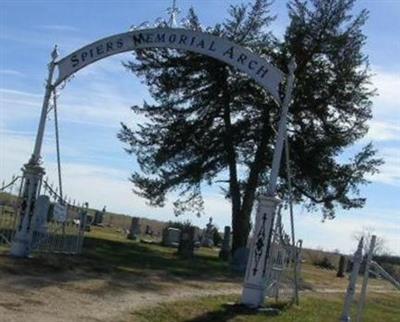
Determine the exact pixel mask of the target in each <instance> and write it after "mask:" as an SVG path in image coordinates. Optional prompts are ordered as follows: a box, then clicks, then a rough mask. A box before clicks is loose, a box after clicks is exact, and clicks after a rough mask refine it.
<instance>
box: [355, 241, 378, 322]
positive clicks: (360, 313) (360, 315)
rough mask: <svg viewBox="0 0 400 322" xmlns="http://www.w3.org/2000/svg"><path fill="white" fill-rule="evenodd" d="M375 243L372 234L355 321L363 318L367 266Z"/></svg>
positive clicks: (358, 321) (367, 276)
mask: <svg viewBox="0 0 400 322" xmlns="http://www.w3.org/2000/svg"><path fill="white" fill-rule="evenodd" d="M375 243H376V236H375V235H372V237H371V242H370V244H369V249H368V256H367V260H366V262H365V270H364V279H363V284H362V287H361V294H360V300H359V302H358V309H357V322H361V321H362V320H363V313H364V305H365V297H366V295H367V286H368V278H369V267H370V265H371V260H372V256H373V255H374V248H375Z"/></svg>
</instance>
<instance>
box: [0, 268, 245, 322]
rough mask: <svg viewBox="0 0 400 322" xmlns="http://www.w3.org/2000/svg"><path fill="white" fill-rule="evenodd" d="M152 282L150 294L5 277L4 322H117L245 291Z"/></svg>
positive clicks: (142, 288) (138, 288)
mask: <svg viewBox="0 0 400 322" xmlns="http://www.w3.org/2000/svg"><path fill="white" fill-rule="evenodd" d="M149 282H151V284H152V285H153V286H152V287H151V288H149V287H147V286H148V285H146V283H143V282H142V283H143V285H139V284H137V283H136V284H135V285H133V284H131V283H126V281H121V283H118V282H116V281H115V280H108V279H107V278H98V279H93V278H88V279H86V280H83V279H79V280H77V281H74V280H73V277H72V276H65V274H60V275H59V276H57V275H52V276H51V277H37V276H36V277H32V276H29V277H28V276H15V275H4V274H3V275H2V276H0V321H1V322H20V321H30V322H61V321H62V322H66V321H68V322H73V321H107V322H108V321H109V322H115V321H118V320H121V319H122V318H123V316H126V315H127V314H129V312H133V311H135V310H137V309H140V308H142V307H144V306H149V305H156V304H158V303H161V302H166V301H174V300H178V299H183V298H185V299H186V298H193V297H200V296H207V295H224V294H232V293H238V292H239V291H240V284H234V283H229V282H225V283H217V284H216V283H210V282H199V281H190V280H186V279H185V280H182V281H176V280H175V281H173V282H167V281H165V280H163V279H162V278H159V277H157V276H153V277H152V280H151V281H149ZM154 285H157V286H154ZM130 286H133V287H132V288H130Z"/></svg>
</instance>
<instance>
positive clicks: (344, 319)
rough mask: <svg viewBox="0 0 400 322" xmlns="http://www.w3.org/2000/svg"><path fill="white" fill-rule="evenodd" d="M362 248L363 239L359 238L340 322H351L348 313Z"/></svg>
mask: <svg viewBox="0 0 400 322" xmlns="http://www.w3.org/2000/svg"><path fill="white" fill-rule="evenodd" d="M362 248H363V238H361V240H360V242H359V243H358V248H357V251H356V252H355V253H354V256H353V270H352V271H351V275H350V280H349V285H348V287H347V291H346V297H345V299H344V306H343V313H342V316H341V318H340V321H341V322H350V321H351V318H350V311H351V305H352V303H353V299H354V294H355V292H356V283H357V277H358V272H359V271H360V264H361V260H362Z"/></svg>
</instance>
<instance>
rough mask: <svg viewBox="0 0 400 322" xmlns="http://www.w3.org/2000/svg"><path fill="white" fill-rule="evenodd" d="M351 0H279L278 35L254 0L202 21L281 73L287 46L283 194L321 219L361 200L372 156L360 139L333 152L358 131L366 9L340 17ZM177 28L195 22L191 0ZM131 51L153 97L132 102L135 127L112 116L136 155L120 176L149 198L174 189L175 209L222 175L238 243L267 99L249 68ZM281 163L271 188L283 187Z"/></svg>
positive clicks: (366, 94)
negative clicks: (290, 93) (291, 72)
mask: <svg viewBox="0 0 400 322" xmlns="http://www.w3.org/2000/svg"><path fill="white" fill-rule="evenodd" d="M353 4H354V0H313V1H299V0H294V1H291V2H290V3H289V5H288V9H289V16H290V21H291V22H290V25H289V27H288V28H287V30H286V33H285V36H284V40H283V41H279V40H278V39H276V38H275V37H274V36H273V35H272V34H271V33H270V32H268V29H269V26H270V24H271V23H272V22H273V20H274V17H273V16H272V15H271V14H270V3H269V2H268V1H266V0H255V1H253V3H252V4H249V5H238V6H232V7H231V10H230V12H229V18H228V19H226V20H225V22H224V23H221V24H217V25H215V26H214V27H213V28H211V29H210V30H208V32H210V33H212V34H213V35H216V36H220V37H226V38H228V39H229V40H231V41H233V42H235V43H236V44H238V45H240V46H243V47H246V48H249V49H250V50H251V51H253V52H255V53H257V54H258V55H260V56H262V57H265V58H266V59H268V60H270V61H272V63H273V64H274V65H276V66H277V67H278V68H280V69H281V70H283V71H285V72H286V71H287V69H286V66H287V64H288V61H289V60H290V57H295V59H296V61H297V64H298V66H299V67H298V69H297V71H296V75H295V76H296V87H295V90H294V99H293V104H292V106H291V109H290V115H289V124H288V140H289V145H290V147H291V167H292V172H293V187H294V191H293V193H294V197H295V198H294V200H295V202H298V203H300V202H302V203H304V204H306V205H307V206H308V207H310V208H315V207H319V208H321V209H323V213H324V217H325V218H333V217H334V215H335V209H336V208H337V207H338V206H341V207H343V208H345V209H350V208H356V207H362V206H363V204H364V202H365V199H364V198H361V197H359V192H358V187H359V185H360V184H364V183H366V182H367V181H366V179H365V177H366V175H368V174H373V173H374V172H376V171H377V166H378V165H379V164H380V162H381V161H380V160H379V159H376V158H375V157H374V155H375V150H374V149H373V147H372V145H371V144H368V145H366V146H365V147H363V148H362V149H361V151H360V152H359V153H357V154H356V155H355V156H354V157H353V158H352V159H351V160H348V161H347V162H343V161H341V160H340V155H341V153H342V152H343V151H344V149H345V148H346V147H349V146H350V145H352V144H353V143H354V142H356V141H357V140H358V139H360V138H362V137H363V136H364V135H365V134H366V131H367V124H366V122H367V120H368V119H370V118H371V101H370V98H371V96H372V95H373V91H371V90H369V89H368V87H367V85H368V81H369V72H368V59H367V57H366V56H365V55H364V54H363V53H362V46H363V44H364V42H365V36H364V35H363V33H362V30H361V28H362V26H363V24H364V23H365V21H366V19H367V12H366V11H362V12H361V13H360V14H358V15H357V16H355V17H353V16H351V14H350V13H351V10H352V8H353ZM186 27H187V28H190V29H194V30H200V29H201V25H200V22H199V19H198V17H197V16H196V14H195V12H194V10H193V9H190V11H189V14H188V25H187V26H186ZM135 58H136V59H135V60H134V61H130V62H127V63H125V66H126V67H127V68H128V69H129V70H130V71H132V72H133V73H135V74H136V75H138V76H139V77H142V78H143V80H144V82H145V83H146V84H147V85H148V87H149V90H150V93H151V95H152V98H153V99H154V101H155V104H149V103H147V102H144V103H143V105H141V106H134V107H133V108H132V110H133V112H134V113H137V114H139V115H142V116H145V117H146V120H147V122H146V123H142V124H138V128H137V129H130V128H129V127H127V126H126V125H124V124H122V129H121V131H120V133H119V138H120V139H121V141H123V142H125V143H127V145H128V147H127V149H126V150H127V152H128V153H130V154H134V155H135V157H136V158H137V161H138V163H139V165H140V171H136V172H134V173H133V174H132V177H131V180H132V182H133V184H134V186H135V190H134V191H135V192H136V193H137V194H138V195H140V196H143V197H145V198H146V199H147V200H148V201H149V202H150V204H151V205H156V206H162V205H163V204H164V203H165V200H166V194H167V193H169V192H174V191H175V192H177V194H178V198H177V200H175V202H174V206H175V212H176V214H181V213H184V212H190V211H192V212H195V213H197V214H199V213H201V211H202V208H203V200H202V195H201V187H202V185H203V184H213V183H214V184H215V183H221V182H223V183H226V184H227V185H228V186H227V188H224V187H223V191H224V193H225V194H226V197H227V198H229V199H230V201H231V204H232V232H233V250H235V249H237V248H238V247H243V246H245V245H246V243H247V238H248V235H249V232H250V214H251V210H252V208H253V205H254V202H255V198H256V193H257V191H259V190H260V188H262V187H265V186H266V184H267V180H268V174H269V171H270V166H271V161H272V153H273V147H274V142H275V137H276V131H275V129H276V128H277V122H278V118H279V107H278V106H277V105H276V103H275V102H274V101H273V99H272V97H271V96H270V95H269V94H268V93H266V91H265V90H264V89H262V88H261V87H260V86H258V85H257V84H256V83H255V82H254V81H253V80H252V79H250V78H249V77H247V76H246V75H245V74H243V73H241V72H238V71H237V70H235V69H234V68H233V67H231V66H228V65H226V64H224V63H222V62H219V61H217V60H214V59H212V58H209V57H206V56H202V55H199V54H196V53H192V52H186V51H179V50H172V49H146V50H139V51H137V53H136V57H135ZM282 162H284V159H283V161H282ZM284 169H285V167H284V166H282V167H281V173H280V185H279V193H280V194H281V195H284V194H285V193H286V192H287V182H286V175H285V171H284Z"/></svg>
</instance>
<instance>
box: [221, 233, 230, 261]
mask: <svg viewBox="0 0 400 322" xmlns="http://www.w3.org/2000/svg"><path fill="white" fill-rule="evenodd" d="M230 254H231V227H229V226H225V229H224V240H223V242H222V247H221V251H220V252H219V257H220V258H221V259H223V260H229V257H230Z"/></svg>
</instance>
